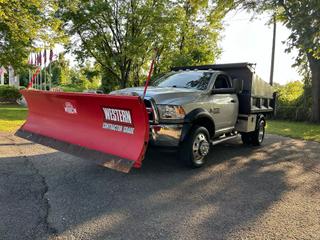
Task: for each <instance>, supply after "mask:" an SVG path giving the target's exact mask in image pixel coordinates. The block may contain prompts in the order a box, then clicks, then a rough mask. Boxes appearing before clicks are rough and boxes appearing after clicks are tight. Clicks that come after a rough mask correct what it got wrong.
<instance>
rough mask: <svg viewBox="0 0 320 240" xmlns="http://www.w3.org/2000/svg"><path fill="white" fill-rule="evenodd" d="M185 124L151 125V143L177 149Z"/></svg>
mask: <svg viewBox="0 0 320 240" xmlns="http://www.w3.org/2000/svg"><path fill="white" fill-rule="evenodd" d="M182 127H183V124H159V125H150V140H149V141H150V143H151V144H152V145H156V146H173V147H177V146H178V145H179V142H180V137H181V133H182Z"/></svg>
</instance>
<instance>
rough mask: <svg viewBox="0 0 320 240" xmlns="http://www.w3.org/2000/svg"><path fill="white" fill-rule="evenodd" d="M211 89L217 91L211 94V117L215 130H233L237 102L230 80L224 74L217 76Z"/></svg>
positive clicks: (237, 106)
mask: <svg viewBox="0 0 320 240" xmlns="http://www.w3.org/2000/svg"><path fill="white" fill-rule="evenodd" d="M213 88H214V89H215V90H217V91H214V92H213V94H212V103H213V106H212V107H213V110H212V115H213V119H214V120H215V124H216V130H217V131H219V130H221V131H223V130H227V129H229V128H234V126H235V124H236V121H237V117H238V109H239V101H238V97H237V94H236V93H235V92H234V91H233V88H232V85H231V79H230V78H229V76H228V75H226V74H219V75H218V76H217V77H216V80H215V82H214V86H213Z"/></svg>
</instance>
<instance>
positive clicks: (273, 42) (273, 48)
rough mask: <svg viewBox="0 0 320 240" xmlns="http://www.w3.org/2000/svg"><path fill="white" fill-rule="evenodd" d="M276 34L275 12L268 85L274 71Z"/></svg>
mask: <svg viewBox="0 0 320 240" xmlns="http://www.w3.org/2000/svg"><path fill="white" fill-rule="evenodd" d="M276 34H277V22H276V14H275V13H274V15H273V38H272V53H271V68H270V85H271V86H272V85H273V72H274V57H275V49H276Z"/></svg>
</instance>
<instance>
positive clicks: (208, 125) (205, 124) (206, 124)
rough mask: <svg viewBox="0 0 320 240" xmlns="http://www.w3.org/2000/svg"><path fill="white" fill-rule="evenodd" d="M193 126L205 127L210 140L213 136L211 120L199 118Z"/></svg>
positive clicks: (213, 129)
mask: <svg viewBox="0 0 320 240" xmlns="http://www.w3.org/2000/svg"><path fill="white" fill-rule="evenodd" d="M193 124H196V125H199V126H203V127H205V128H206V129H207V130H208V132H209V134H210V138H212V137H213V136H214V133H215V127H214V123H213V122H212V120H211V119H209V118H207V117H201V118H198V119H196V120H194V122H193Z"/></svg>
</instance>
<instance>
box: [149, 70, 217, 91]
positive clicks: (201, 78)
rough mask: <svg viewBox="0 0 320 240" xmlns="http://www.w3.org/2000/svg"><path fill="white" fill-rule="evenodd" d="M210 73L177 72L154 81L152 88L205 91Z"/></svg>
mask: <svg viewBox="0 0 320 240" xmlns="http://www.w3.org/2000/svg"><path fill="white" fill-rule="evenodd" d="M211 76H212V72H196V71H193V72H192V71H190V72H178V73H169V74H167V75H165V76H163V77H160V78H158V79H156V80H155V81H154V82H153V83H152V86H156V87H176V88H194V89H198V90H205V89H207V86H208V84H209V81H210V78H211Z"/></svg>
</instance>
